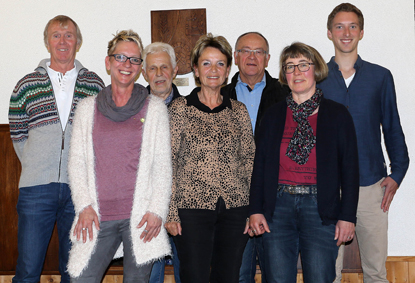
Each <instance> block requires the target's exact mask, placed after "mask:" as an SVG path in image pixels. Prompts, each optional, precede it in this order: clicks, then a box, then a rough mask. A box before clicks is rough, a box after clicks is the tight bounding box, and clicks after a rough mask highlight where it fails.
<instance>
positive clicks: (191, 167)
mask: <svg viewBox="0 0 415 283" xmlns="http://www.w3.org/2000/svg"><path fill="white" fill-rule="evenodd" d="M191 62H192V65H193V72H194V75H195V79H196V82H197V83H198V84H200V85H201V87H200V88H195V89H194V90H193V91H192V93H191V94H190V95H189V96H187V97H181V98H178V99H176V100H175V101H173V103H172V104H171V106H170V109H169V111H170V130H171V139H172V141H171V144H172V159H173V187H172V198H171V201H170V211H169V215H168V219H167V222H168V223H167V224H166V228H167V230H168V231H169V232H170V234H172V235H173V236H175V239H174V240H175V243H176V246H177V250H178V255H179V259H180V278H181V281H182V282H183V283H186V282H219V281H220V282H230V283H232V282H238V280H239V279H238V277H239V268H240V265H241V261H242V254H243V251H244V248H245V244H246V242H247V240H248V235H246V234H243V232H244V228H245V219H246V217H247V213H248V204H249V186H250V182H251V173H252V164H253V158H254V151H255V145H254V139H253V134H252V127H251V122H250V118H249V114H248V111H247V110H246V107H245V105H244V104H242V103H241V102H238V101H235V100H232V99H230V98H229V97H227V96H222V95H221V94H220V88H221V86H222V85H224V84H225V83H226V79H227V77H228V75H229V70H230V65H231V63H232V48H231V47H230V45H229V43H228V42H227V41H226V39H225V38H223V37H221V36H218V37H213V36H212V35H211V34H208V35H206V36H202V37H201V38H200V39H199V41H198V42H197V43H196V46H195V48H194V49H193V51H192V60H191Z"/></svg>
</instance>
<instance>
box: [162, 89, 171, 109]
mask: <svg viewBox="0 0 415 283" xmlns="http://www.w3.org/2000/svg"><path fill="white" fill-rule="evenodd" d="M172 100H173V88H172V89H171V92H170V94H169V96H167V98H166V99H165V100H164V104H166V105H169V104H170V102H171V101H172Z"/></svg>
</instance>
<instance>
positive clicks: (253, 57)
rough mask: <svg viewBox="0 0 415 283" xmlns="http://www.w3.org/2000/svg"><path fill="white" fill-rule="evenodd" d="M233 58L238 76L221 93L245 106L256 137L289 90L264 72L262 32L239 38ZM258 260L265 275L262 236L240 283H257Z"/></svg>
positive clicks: (247, 254)
mask: <svg viewBox="0 0 415 283" xmlns="http://www.w3.org/2000/svg"><path fill="white" fill-rule="evenodd" d="M234 57H235V64H236V65H237V66H238V69H239V72H238V73H236V74H235V75H234V77H233V78H232V81H231V83H230V84H228V85H227V86H225V87H223V88H222V90H221V92H222V94H227V95H229V97H230V98H232V99H236V100H239V101H241V102H243V103H244V104H245V105H246V108H247V109H248V113H249V116H250V118H251V123H252V129H253V131H254V134H255V128H256V126H258V125H259V123H260V122H261V119H262V117H263V115H264V113H265V111H266V109H267V108H268V107H270V106H272V105H273V104H275V103H277V102H279V101H282V100H284V99H285V97H286V96H287V95H288V94H289V93H290V90H289V88H288V87H287V86H283V85H281V84H280V83H279V81H278V79H275V78H272V77H271V76H270V74H269V73H268V72H267V71H266V70H265V68H266V67H267V66H268V62H269V59H270V54H269V45H268V40H267V39H266V38H265V37H264V36H263V35H262V34H260V33H259V32H247V33H244V34H242V35H241V36H239V37H238V39H237V40H236V44H235V53H234ZM257 256H258V262H259V264H260V267H261V270H262V273H263V272H264V269H263V268H262V266H263V262H264V256H263V246H262V237H261V236H259V237H253V238H250V239H249V240H248V243H247V245H246V248H245V251H244V255H243V258H242V265H241V270H240V276H239V282H249V283H254V282H255V279H254V277H255V273H256V258H257ZM262 278H263V279H262V282H265V275H264V273H263V274H262Z"/></svg>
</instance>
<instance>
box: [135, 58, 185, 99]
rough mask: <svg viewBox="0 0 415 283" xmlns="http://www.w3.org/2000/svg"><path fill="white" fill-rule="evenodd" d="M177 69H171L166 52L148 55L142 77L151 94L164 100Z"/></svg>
mask: <svg viewBox="0 0 415 283" xmlns="http://www.w3.org/2000/svg"><path fill="white" fill-rule="evenodd" d="M178 69H179V67H178V66H176V68H173V66H172V64H171V60H170V56H169V54H168V53H167V52H164V51H162V52H157V53H149V54H147V57H146V68H145V69H143V76H144V78H145V79H146V81H147V82H148V83H149V85H150V90H151V93H152V94H154V95H156V96H159V97H160V98H162V99H166V98H167V97H168V96H169V95H170V93H171V90H172V81H173V78H174V77H175V76H176V74H177V71H178Z"/></svg>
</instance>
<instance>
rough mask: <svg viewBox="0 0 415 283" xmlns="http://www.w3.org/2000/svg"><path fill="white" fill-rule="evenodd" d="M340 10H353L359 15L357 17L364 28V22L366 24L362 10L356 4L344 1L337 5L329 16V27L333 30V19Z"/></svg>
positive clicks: (360, 25) (360, 26)
mask: <svg viewBox="0 0 415 283" xmlns="http://www.w3.org/2000/svg"><path fill="white" fill-rule="evenodd" d="M339 12H352V13H355V14H356V15H357V18H358V19H359V28H360V29H361V30H363V24H364V18H363V14H362V11H360V10H359V9H358V8H357V7H356V6H355V5H353V4H350V3H342V4H340V5H337V6H336V7H335V8H334V9H333V11H331V13H330V15H329V17H328V18H327V29H328V30H331V28H332V25H333V19H334V17H335V16H336V15H337V13H339Z"/></svg>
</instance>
